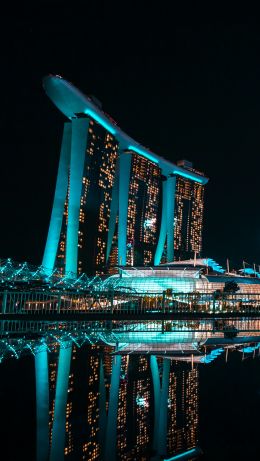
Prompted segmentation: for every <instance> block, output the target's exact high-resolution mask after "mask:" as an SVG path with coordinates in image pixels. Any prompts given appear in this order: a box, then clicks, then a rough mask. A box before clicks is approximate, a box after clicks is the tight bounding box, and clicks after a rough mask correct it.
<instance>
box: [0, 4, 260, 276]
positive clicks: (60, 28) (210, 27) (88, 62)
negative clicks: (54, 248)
mask: <svg viewBox="0 0 260 461" xmlns="http://www.w3.org/2000/svg"><path fill="white" fill-rule="evenodd" d="M92 3H95V2H92ZM96 3H98V2H96ZM83 4H85V6H86V4H87V3H86V2H73V6H72V5H70V6H68V5H67V3H65V2H62V1H53V2H48V1H45V2H40V1H39V2H35V6H34V7H30V8H29V6H23V9H22V8H21V9H20V10H17V9H16V8H14V7H13V8H12V6H11V7H10V9H9V11H7V10H6V11H3V12H2V15H1V19H0V22H1V27H0V29H1V32H0V34H1V44H2V53H1V84H2V85H1V108H2V110H1V138H0V143H1V168H0V191H1V201H0V206H1V210H0V212H1V215H0V216H1V226H0V237H1V238H0V257H3V258H6V257H12V258H13V259H15V260H17V261H28V262H30V263H33V264H40V263H41V259H42V255H43V250H44V244H45V240H46V236H47V230H48V224H49V218H50V212H51V207H52V199H53V194H54V187H55V178H56V173H57V168H58V159H59V148H60V142H61V136H62V128H63V122H64V120H65V118H64V116H63V115H62V114H61V113H59V111H58V110H57V109H56V107H55V106H54V105H53V103H52V102H51V101H50V100H49V99H48V97H47V96H46V95H45V93H44V90H43V88H42V77H43V76H44V75H46V74H48V73H53V74H60V75H61V76H63V77H64V78H66V79H68V80H69V81H71V82H72V83H73V84H75V85H76V86H77V87H79V89H81V90H82V91H83V92H84V93H86V94H90V95H91V94H92V95H95V96H96V97H97V98H98V99H100V100H101V101H102V103H103V108H104V110H105V111H106V112H108V113H110V115H111V116H112V117H113V118H114V119H115V120H116V121H117V122H118V124H119V125H120V126H121V127H122V128H123V129H124V130H125V131H126V132H127V133H129V134H130V135H131V136H133V137H134V138H135V139H136V140H137V141H139V142H141V143H143V144H144V145H145V146H147V147H150V148H151V149H152V150H154V151H155V152H157V153H158V154H159V155H162V156H163V157H165V158H168V159H169V160H172V161H176V160H178V159H180V158H186V159H188V160H190V161H193V163H194V166H195V167H196V168H197V169H200V170H202V171H204V172H205V174H206V175H207V176H208V177H209V178H210V182H209V184H208V186H207V188H206V203H205V219H204V244H203V255H204V256H209V257H213V258H215V259H216V260H217V261H219V262H220V263H222V264H223V263H225V260H226V258H227V257H228V258H229V259H230V261H231V268H232V267H233V265H234V266H236V267H241V266H242V260H245V261H247V262H248V263H256V264H260V213H259V200H260V184H259V180H258V178H259V173H260V155H259V154H260V136H259V131H260V130H259V124H260V84H259V83H260V79H259V74H260V63H259V56H260V53H259V51H260V28H259V27H258V25H257V23H256V22H255V19H254V15H253V14H252V15H251V16H247V15H246V14H244V17H243V19H242V20H241V19H240V20H236V19H235V18H234V17H233V18H232V20H231V19H230V20H227V19H225V20H223V19H222V18H221V15H220V14H219V15H218V14H217V13H216V12H208V13H209V14H208V15H207V14H206V13H207V12H205V11H203V13H204V14H202V12H201V11H199V10H198V9H197V6H196V8H195V7H193V9H189V7H188V5H186V11H182V12H180V11H178V12H177V10H176V11H174V12H171V11H170V10H169V11H167V9H166V8H165V7H163V6H162V5H160V4H158V2H157V4H156V5H155V6H154V7H153V6H152V4H151V3H147V7H145V6H144V5H143V9H142V11H140V10H138V8H137V7H134V6H133V5H134V2H133V3H132V2H131V6H130V4H129V5H128V4H127V3H126V4H124V5H123V6H124V10H123V9H122V10H117V11H116V9H115V8H113V5H111V4H108V2H107V3H105V4H104V6H102V7H101V6H98V5H96V6H95V5H94V6H93V5H90V4H89V5H87V9H86V8H85V9H84V8H83V6H82V5H83Z"/></svg>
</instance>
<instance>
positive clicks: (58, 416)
mask: <svg viewBox="0 0 260 461" xmlns="http://www.w3.org/2000/svg"><path fill="white" fill-rule="evenodd" d="M71 353H72V343H71V342H70V341H68V342H67V343H65V344H63V346H60V352H59V362H58V374H57V380H56V392H55V405H54V420H53V427H52V443H51V452H50V461H60V460H62V459H64V446H65V435H66V406H67V396H68V384H69V373H70V362H71Z"/></svg>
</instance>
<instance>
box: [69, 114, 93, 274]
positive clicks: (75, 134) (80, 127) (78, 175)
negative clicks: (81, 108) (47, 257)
mask: <svg viewBox="0 0 260 461" xmlns="http://www.w3.org/2000/svg"><path fill="white" fill-rule="evenodd" d="M88 127H89V119H88V118H85V117H83V118H73V119H72V136H71V156H70V184H69V203H68V225H67V238H66V265H65V273H66V274H69V273H71V274H72V275H73V276H76V275H77V272H78V230H79V212H80V199H81V193H82V178H83V171H84V163H85V158H86V148H87V139H88Z"/></svg>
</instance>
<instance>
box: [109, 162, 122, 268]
mask: <svg viewBox="0 0 260 461" xmlns="http://www.w3.org/2000/svg"><path fill="white" fill-rule="evenodd" d="M119 163H120V157H119V156H118V159H117V162H116V171H115V180H114V185H113V189H112V198H111V206H110V218H109V227H108V236H107V251H106V263H107V262H108V258H109V256H110V252H111V247H112V241H113V237H114V234H115V228H116V217H117V213H118V196H119Z"/></svg>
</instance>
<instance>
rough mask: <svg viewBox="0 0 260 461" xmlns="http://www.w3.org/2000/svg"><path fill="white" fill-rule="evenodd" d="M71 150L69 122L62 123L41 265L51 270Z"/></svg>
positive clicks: (55, 250) (54, 256)
mask: <svg viewBox="0 0 260 461" xmlns="http://www.w3.org/2000/svg"><path fill="white" fill-rule="evenodd" d="M70 150H71V123H70V122H67V123H65V124H64V130H63V138H62V145H61V154H60V162H59V169H58V176H57V182H56V189H55V195H54V201H53V207H52V213H51V220H50V226H49V232H48V237H47V242H46V246H45V251H44V256H43V261H42V265H43V266H44V267H45V268H46V269H47V270H48V271H50V272H51V271H52V270H53V268H54V265H55V260H56V256H57V250H58V245H59V239H60V233H61V226H62V219H63V211H64V203H65V200H66V195H67V190H68V177H69V160H70Z"/></svg>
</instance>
